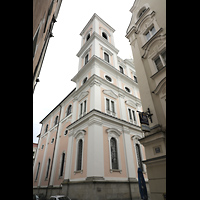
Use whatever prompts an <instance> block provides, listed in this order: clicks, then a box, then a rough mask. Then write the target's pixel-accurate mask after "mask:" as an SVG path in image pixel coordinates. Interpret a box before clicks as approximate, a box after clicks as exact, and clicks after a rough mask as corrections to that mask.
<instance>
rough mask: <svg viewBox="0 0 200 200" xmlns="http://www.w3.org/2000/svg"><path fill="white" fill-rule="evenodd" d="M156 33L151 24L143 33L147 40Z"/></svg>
mask: <svg viewBox="0 0 200 200" xmlns="http://www.w3.org/2000/svg"><path fill="white" fill-rule="evenodd" d="M155 33H156V29H155V27H154V26H152V27H151V28H150V29H149V30H148V31H147V32H146V33H145V34H144V35H145V36H146V40H147V41H148V40H149V39H150V38H151V37H152V36H153V35H154V34H155Z"/></svg>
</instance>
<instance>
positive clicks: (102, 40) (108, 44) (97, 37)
mask: <svg viewBox="0 0 200 200" xmlns="http://www.w3.org/2000/svg"><path fill="white" fill-rule="evenodd" d="M94 39H98V40H100V42H101V43H103V44H104V45H106V46H107V48H110V49H111V50H113V51H114V52H115V53H116V54H118V52H119V50H118V49H117V48H116V47H115V46H114V45H112V44H111V43H110V42H108V41H107V40H105V39H104V38H103V37H102V36H100V35H99V34H98V33H96V32H93V33H92V35H91V37H90V39H89V40H88V41H87V42H85V44H84V45H83V46H82V47H81V49H80V50H79V52H78V53H77V54H76V56H77V57H80V56H81V55H82V53H83V52H84V51H85V50H86V48H88V46H89V45H90V44H91V43H92V42H93V40H94Z"/></svg>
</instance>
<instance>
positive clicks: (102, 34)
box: [101, 31, 108, 40]
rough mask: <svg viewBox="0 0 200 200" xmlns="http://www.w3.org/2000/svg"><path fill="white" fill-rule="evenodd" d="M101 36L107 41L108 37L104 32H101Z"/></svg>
mask: <svg viewBox="0 0 200 200" xmlns="http://www.w3.org/2000/svg"><path fill="white" fill-rule="evenodd" d="M101 36H102V37H103V38H104V39H106V40H108V35H107V34H106V33H105V32H104V31H102V33H101Z"/></svg>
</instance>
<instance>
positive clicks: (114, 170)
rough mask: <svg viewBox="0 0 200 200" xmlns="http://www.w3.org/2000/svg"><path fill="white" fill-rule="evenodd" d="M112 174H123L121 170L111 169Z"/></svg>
mask: <svg viewBox="0 0 200 200" xmlns="http://www.w3.org/2000/svg"><path fill="white" fill-rule="evenodd" d="M112 172H119V173H120V174H121V173H122V170H121V169H110V173H112Z"/></svg>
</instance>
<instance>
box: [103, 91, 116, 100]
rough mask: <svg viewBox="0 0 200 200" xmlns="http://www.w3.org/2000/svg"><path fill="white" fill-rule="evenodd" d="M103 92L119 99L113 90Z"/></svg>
mask: <svg viewBox="0 0 200 200" xmlns="http://www.w3.org/2000/svg"><path fill="white" fill-rule="evenodd" d="M103 93H104V94H106V95H108V96H110V97H112V98H114V99H117V97H118V96H117V95H116V94H115V93H114V92H113V91H112V90H103Z"/></svg>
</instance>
